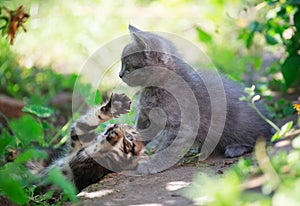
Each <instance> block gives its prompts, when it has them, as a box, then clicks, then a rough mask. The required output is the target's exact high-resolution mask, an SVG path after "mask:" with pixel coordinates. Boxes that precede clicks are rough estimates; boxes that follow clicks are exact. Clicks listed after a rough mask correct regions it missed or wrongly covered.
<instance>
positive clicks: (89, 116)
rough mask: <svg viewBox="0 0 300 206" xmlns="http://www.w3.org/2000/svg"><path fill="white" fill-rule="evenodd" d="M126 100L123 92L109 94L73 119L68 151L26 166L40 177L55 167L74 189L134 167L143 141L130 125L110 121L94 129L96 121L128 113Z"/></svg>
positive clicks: (128, 108)
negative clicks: (45, 163) (46, 162)
mask: <svg viewBox="0 0 300 206" xmlns="http://www.w3.org/2000/svg"><path fill="white" fill-rule="evenodd" d="M130 104H131V100H130V99H129V97H127V96H126V95H125V94H113V95H112V96H111V98H110V100H109V101H108V102H107V103H106V104H103V105H101V106H98V107H96V108H93V109H92V110H90V111H89V112H87V113H86V114H85V115H83V116H81V118H79V119H78V120H77V121H75V122H74V123H73V125H72V127H71V131H70V137H71V150H70V152H68V153H67V154H65V155H64V156H61V157H59V158H57V159H56V160H54V161H53V162H52V163H51V164H50V165H49V166H47V167H45V166H43V165H42V164H39V162H29V163H28V164H27V167H28V168H29V169H30V170H31V171H32V172H33V173H34V174H36V175H38V176H41V178H42V179H45V178H44V177H45V176H46V174H47V173H48V171H49V170H50V169H51V168H53V167H56V168H58V169H59V170H60V171H61V172H62V173H63V174H64V175H65V177H66V178H67V179H68V180H70V181H71V182H73V183H74V185H75V186H76V188H77V190H78V191H81V190H82V189H84V188H85V187H87V186H89V185H91V184H93V183H96V182H98V181H99V180H100V179H101V178H102V177H104V176H105V175H106V174H108V173H110V172H120V171H123V170H135V169H136V167H137V163H138V161H139V160H140V157H141V158H142V156H143V154H144V144H143V139H142V138H141V136H140V134H139V132H138V131H137V130H136V129H135V128H134V127H132V126H130V125H127V124H113V125H108V126H107V127H106V129H105V131H104V132H103V133H97V132H96V128H97V127H98V126H99V125H100V124H102V123H104V122H106V121H108V120H110V119H112V118H117V117H119V116H120V115H121V114H126V113H128V112H129V111H130ZM46 187H47V186H46ZM45 189H46V190H47V189H48V188H45Z"/></svg>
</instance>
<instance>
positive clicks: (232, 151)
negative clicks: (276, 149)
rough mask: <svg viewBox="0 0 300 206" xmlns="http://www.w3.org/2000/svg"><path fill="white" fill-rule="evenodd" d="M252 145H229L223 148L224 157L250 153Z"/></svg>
mask: <svg viewBox="0 0 300 206" xmlns="http://www.w3.org/2000/svg"><path fill="white" fill-rule="evenodd" d="M252 150H253V145H250V144H230V145H227V146H226V148H225V157H231V158H232V157H239V156H241V155H243V154H246V153H248V152H251V151H252Z"/></svg>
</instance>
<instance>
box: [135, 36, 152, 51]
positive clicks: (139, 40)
mask: <svg viewBox="0 0 300 206" xmlns="http://www.w3.org/2000/svg"><path fill="white" fill-rule="evenodd" d="M130 35H131V39H132V41H133V42H135V43H136V44H137V45H138V47H139V48H140V49H142V50H144V51H148V50H149V46H148V45H147V43H146V41H145V40H144V38H143V36H142V35H143V33H142V32H133V33H130Z"/></svg>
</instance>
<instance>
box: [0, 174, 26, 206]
mask: <svg viewBox="0 0 300 206" xmlns="http://www.w3.org/2000/svg"><path fill="white" fill-rule="evenodd" d="M0 189H1V190H2V191H3V192H4V193H5V195H6V196H7V197H8V198H9V199H10V200H12V201H13V202H14V203H17V204H25V203H27V202H28V197H27V195H26V193H25V191H24V190H23V188H22V186H21V185H20V183H19V182H18V181H16V180H15V179H14V178H12V176H10V174H7V173H4V172H1V173H0Z"/></svg>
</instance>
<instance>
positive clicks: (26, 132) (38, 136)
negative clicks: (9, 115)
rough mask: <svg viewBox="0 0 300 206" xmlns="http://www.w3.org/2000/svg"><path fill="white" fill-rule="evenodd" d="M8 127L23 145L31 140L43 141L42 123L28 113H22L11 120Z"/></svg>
mask: <svg viewBox="0 0 300 206" xmlns="http://www.w3.org/2000/svg"><path fill="white" fill-rule="evenodd" d="M10 127H11V129H12V130H13V132H14V133H15V135H16V136H17V138H18V139H19V140H20V141H21V142H22V143H23V144H24V145H28V144H29V143H30V142H32V141H39V142H40V143H41V144H43V143H44V136H43V128H42V125H41V124H40V123H38V122H37V121H36V120H35V119H34V118H33V117H32V116H30V115H23V116H22V117H21V118H20V119H15V120H12V121H11V123H10Z"/></svg>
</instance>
